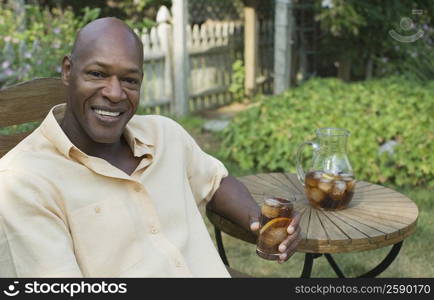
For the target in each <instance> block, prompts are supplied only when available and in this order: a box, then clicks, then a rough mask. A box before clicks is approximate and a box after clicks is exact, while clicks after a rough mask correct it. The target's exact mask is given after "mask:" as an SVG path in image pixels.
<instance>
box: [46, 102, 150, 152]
mask: <svg viewBox="0 0 434 300" xmlns="http://www.w3.org/2000/svg"><path fill="white" fill-rule="evenodd" d="M65 110H66V104H65V103H62V104H58V105H56V106H54V107H53V108H52V109H51V110H50V112H49V113H48V115H47V117H46V118H45V119H44V121H43V122H42V124H41V130H42V133H43V134H44V136H45V137H46V138H47V139H48V140H50V141H51V143H52V144H53V145H54V146H55V147H56V148H57V150H58V151H59V152H60V153H62V154H63V155H64V156H65V157H67V158H68V159H71V157H70V153H71V151H74V152H77V154H78V155H79V156H84V157H87V154H85V153H84V152H83V151H81V150H80V149H78V148H77V147H76V146H75V145H74V144H73V143H72V142H71V141H70V140H69V139H68V137H67V136H66V134H65V133H64V132H63V130H62V128H61V127H60V122H61V121H62V120H63V117H64V115H65ZM133 118H134V117H133ZM130 123H131V122H129V123H128V124H127V126H126V127H125V132H124V137H125V139H126V141H127V143H128V145H129V146H130V148H131V149H133V153H134V156H136V157H141V156H144V155H150V156H153V154H154V151H153V150H154V149H153V148H154V142H153V141H152V138H151V137H148V136H145V134H144V133H143V132H141V131H139V130H138V128H136V127H135V126H134V125H132V124H130Z"/></svg>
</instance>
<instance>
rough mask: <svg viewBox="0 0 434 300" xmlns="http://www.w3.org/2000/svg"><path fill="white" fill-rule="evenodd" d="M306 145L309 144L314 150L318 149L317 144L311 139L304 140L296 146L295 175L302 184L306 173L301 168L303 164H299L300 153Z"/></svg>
mask: <svg viewBox="0 0 434 300" xmlns="http://www.w3.org/2000/svg"><path fill="white" fill-rule="evenodd" d="M307 145H309V146H311V147H312V148H313V149H314V151H316V150H317V149H319V145H318V144H317V143H315V142H313V141H309V142H304V143H302V144H301V145H300V146H298V150H297V156H296V160H295V162H296V168H297V177H298V180H300V183H301V184H302V185H303V186H304V180H305V177H306V174H305V172H304V170H303V166H302V164H301V154H302V153H303V149H304V147H305V146H307Z"/></svg>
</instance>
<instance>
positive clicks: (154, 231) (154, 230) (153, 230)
mask: <svg viewBox="0 0 434 300" xmlns="http://www.w3.org/2000/svg"><path fill="white" fill-rule="evenodd" d="M151 233H152V234H157V233H158V229H157V227H155V226H152V227H151Z"/></svg>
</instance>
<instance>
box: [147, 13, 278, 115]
mask: <svg viewBox="0 0 434 300" xmlns="http://www.w3.org/2000/svg"><path fill="white" fill-rule="evenodd" d="M170 20H171V16H170V12H169V10H168V9H167V8H166V7H164V6H163V7H161V8H160V9H159V11H158V14H157V25H156V26H155V27H152V28H151V29H148V30H145V31H144V33H142V34H141V39H142V42H143V46H144V78H143V84H142V93H141V99H140V106H141V109H143V110H144V111H145V112H147V113H158V114H159V113H174V112H173V105H174V103H173V101H174V100H173V99H174V97H173V95H174V83H173V80H174V74H173V53H172V52H173V51H172V45H173V41H172V38H173V37H172V30H173V26H172V25H171V22H170ZM272 30H273V24H272V22H271V21H267V22H264V23H261V24H260V31H259V36H260V46H259V48H260V57H259V58H258V64H259V65H260V67H259V70H260V73H261V74H259V77H258V83H259V86H260V87H261V86H262V88H261V91H262V92H264V91H267V90H269V87H271V86H272V85H271V84H270V78H271V72H272V70H273V61H272V59H273V54H272V53H273V52H272V51H273V50H272V44H273V34H272ZM186 33H187V50H188V55H189V72H188V73H189V74H188V76H187V77H188V90H189V91H188V94H189V100H188V107H189V111H190V112H193V111H198V110H202V109H206V108H211V107H216V106H221V105H224V104H227V103H230V102H232V101H233V96H232V94H231V93H230V92H229V87H230V85H231V79H232V64H233V63H234V62H235V60H236V59H242V58H243V38H244V24H243V22H242V20H239V21H212V22H211V21H210V22H205V23H203V24H201V25H200V26H199V25H198V24H195V25H190V24H189V25H187V26H186ZM270 43H271V45H270ZM261 50H262V51H261ZM270 51H271V52H270Z"/></svg>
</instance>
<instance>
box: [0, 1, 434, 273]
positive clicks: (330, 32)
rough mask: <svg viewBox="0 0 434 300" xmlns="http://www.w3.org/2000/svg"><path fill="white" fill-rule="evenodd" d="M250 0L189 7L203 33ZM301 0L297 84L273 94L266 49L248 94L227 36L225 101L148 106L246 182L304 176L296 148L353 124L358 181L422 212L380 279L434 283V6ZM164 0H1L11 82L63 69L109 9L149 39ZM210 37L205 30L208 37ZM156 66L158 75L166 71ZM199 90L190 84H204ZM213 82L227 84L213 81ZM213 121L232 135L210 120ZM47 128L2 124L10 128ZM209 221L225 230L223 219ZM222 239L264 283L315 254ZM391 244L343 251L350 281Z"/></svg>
mask: <svg viewBox="0 0 434 300" xmlns="http://www.w3.org/2000/svg"><path fill="white" fill-rule="evenodd" d="M246 2H247V1H246ZM259 2H261V3H262V4H258V5H257V6H256V9H257V17H258V19H259V20H267V21H270V22H273V21H274V15H275V5H276V4H275V1H259ZM245 4H246V3H243V2H242V1H229V0H222V1H213V0H202V1H190V2H189V6H188V9H189V16H190V19H189V22H190V24H191V25H192V26H194V25H196V27H197V30H196V31H198V32H199V33H200V32H202V31H201V28H205V27H206V26H211V25H208V24H212V23H213V22H214V23H219V22H220V23H222V22H235V23H236V22H243V18H244V17H245V15H244V5H245ZM293 4H294V9H293V17H294V26H295V27H296V30H295V31H294V32H293V34H294V37H293V38H294V44H293V46H292V50H291V51H292V53H293V56H292V58H291V60H292V61H291V70H290V82H289V88H288V89H287V90H286V91H285V92H283V93H278V94H275V93H273V80H274V78H275V77H274V75H275V74H273V68H272V64H271V65H270V62H269V59H272V57H270V54H269V52H265V50H261V51H262V52H260V53H262V55H263V56H264V57H266V58H262V59H259V58H258V64H259V65H260V68H259V69H260V72H259V73H258V78H257V82H258V86H257V87H256V89H254V91H253V92H252V91H251V90H248V89H246V88H245V82H246V64H245V60H244V53H245V52H243V51H244V50H245V49H244V44H243V39H237V40H236V42H234V43H231V44H230V43H228V44H224V43H223V41H225V40H224V39H223V37H224V35H223V34H222V36H221V39H220V40H221V44H219V45H218V46H219V47H220V48H219V49H226V50H230V49H232V48H230V47H232V46H229V45H237V46H236V47H241V48H239V49H238V48H236V49H238V50H236V51H235V50H233V51H232V50H231V51H226V50H225V51H226V52H225V55H231V56H230V58H231V59H230V60H229V62H230V64H229V68H228V66H227V65H226V66H225V72H226V73H224V74H223V75H221V76H220V75H218V74H220V73H216V70H217V69H218V66H217V65H219V63H218V62H219V60H218V59H217V58H215V57H214V58H213V59H214V62H213V63H207V64H205V65H204V66H203V67H202V69H201V70H202V71H198V74H196V75H199V77H202V78H207V80H208V81H209V82H212V81H215V82H219V84H220V85H219V88H220V87H222V86H223V87H224V89H220V90H218V93H219V94H218V95H217V96H215V95H214V94H210V93H209V92H208V90H207V91H206V93H205V92H197V93H196V94H194V93H192V95H193V96H194V95H195V96H194V97H193V96H192V97H190V100H189V101H190V103H192V104H191V105H190V106H189V108H190V110H189V111H190V113H189V114H188V115H186V116H182V117H181V116H175V115H173V114H171V112H173V111H170V110H164V109H156V107H160V106H158V105H157V106H152V105H151V106H149V105H148V104H147V103H148V102H149V101H150V100H146V99H144V100H143V105H142V107H141V108H140V110H139V113H161V114H166V115H169V116H171V117H173V118H175V119H177V120H178V121H179V122H180V123H181V124H183V125H184V126H185V127H186V129H188V130H189V131H190V132H191V134H192V135H193V136H194V137H195V138H196V140H197V141H198V143H199V144H200V145H201V146H202V147H203V149H204V150H205V151H207V152H208V153H210V154H212V155H214V156H216V157H218V158H219V159H220V160H222V161H223V162H224V163H225V165H226V166H227V167H228V169H229V171H230V172H231V173H232V175H235V176H241V175H248V174H253V173H257V172H271V171H276V172H295V159H294V157H295V151H296V148H297V146H298V145H299V144H300V143H302V142H304V141H307V140H311V139H313V138H314V130H315V129H316V128H319V127H344V128H347V129H349V130H350V132H351V137H350V139H349V149H348V152H349V156H350V160H351V163H352V166H353V168H354V171H355V174H356V178H357V179H359V180H364V181H369V182H372V183H377V184H382V185H384V186H388V187H392V188H394V189H397V190H398V191H400V192H401V193H403V194H405V195H407V196H409V197H410V198H411V199H412V200H414V201H415V202H416V204H417V205H418V207H419V220H418V225H417V230H416V232H415V233H414V234H413V235H411V236H410V237H409V238H408V239H406V241H405V242H404V245H403V248H402V249H401V253H400V255H399V256H398V258H397V259H396V260H395V261H394V263H393V264H392V265H391V267H390V268H389V269H388V270H387V271H386V272H384V273H383V274H382V275H381V276H384V277H434V263H433V262H434V254H433V253H434V243H433V241H434V240H433V236H434V226H433V225H434V221H433V219H432V217H431V216H432V215H433V214H434V205H433V202H434V199H433V198H434V197H433V193H434V156H433V154H432V152H433V150H434V122H433V121H432V120H433V115H434V51H433V37H434V26H433V16H434V2H432V1H429V0H427V1H423V0H419V1H412V2H410V1H408V2H407V3H403V1H380V0H368V1H354V0H322V1H319V0H312V1H293ZM163 5H164V6H166V7H168V8H170V6H171V1H170V0H128V1H116V0H110V1H109V0H108V1H103V0H101V1H97V0H93V1H67V0H57V1H56V0H51V1H50V0H33V1H32V0H28V1H24V0H20V1H6V0H3V1H0V87H7V86H11V85H13V84H16V83H18V82H23V81H26V80H30V79H33V78H37V77H59V76H60V62H61V59H62V57H63V55H65V54H67V53H68V52H69V51H70V49H71V46H72V42H73V40H74V37H75V34H76V32H77V30H78V29H79V28H80V27H82V26H83V25H84V24H86V23H88V22H89V21H91V20H93V19H95V18H97V17H102V16H117V17H119V18H121V19H123V20H125V21H126V22H127V23H128V24H130V26H132V27H133V28H134V29H135V30H136V31H137V32H138V33H139V34H140V35H141V36H142V37H143V36H146V35H147V34H148V38H150V37H151V35H152V34H151V33H152V32H151V28H152V27H155V26H158V22H157V19H158V18H157V13H158V11H159V9H160V8H161V7H162V6H163ZM169 21H170V19H169ZM236 24H239V23H236ZM261 24H262V23H261ZM212 26H214V25H212ZM223 27H224V26H223V25H222V28H223ZM235 27H236V26H235V25H234V28H235ZM213 28H214V27H213ZM228 28H230V26H229V27H228ZM261 28H262V27H261ZM264 28H265V27H264ZM213 30H214V29H213ZM228 30H229V29H228ZM264 30H268V29H266V28H265V29H264ZM192 32H193V27H192ZM204 32H205V31H204ZM216 32H217V30H216ZM222 32H224V31H222ZM228 32H230V30H229V31H228ZM234 32H236V30H235V29H234ZM264 32H265V31H264ZM206 34H207V33H203V34H202V40H201V43H202V41H203V40H204V36H205V35H206ZM240 34H241V32H240ZM272 34H274V32H272ZM259 36H261V35H259ZM265 36H267V34H265ZM217 37H218V35H217ZM208 40H210V38H209V36H208ZM267 42H268V43H269V42H270V40H267ZM260 43H261V42H260ZM267 45H268V44H267ZM214 46H215V45H214ZM214 46H213V47H214ZM234 47H235V46H234ZM267 47H268V48H269V49H272V47H273V46H272V45H271V46H270V45H269V46H266V47H265V48H267ZM270 47H271V48H270ZM149 49H150V50H149V51H151V50H152V49H155V46H150V48H149ZM213 49H214V48H213ZM233 49H235V48H233ZM201 51H202V52H201ZM213 51H214V50H213ZM198 52H200V53H202V54H203V53H205V54H206V55H208V56H209V55H210V53H211V52H210V51H208V50H203V49H202V50H200V51H199V50H198ZM212 53H220V54H221V53H223V52H212ZM267 53H268V56H267ZM194 55H198V54H197V53H196V54H191V56H190V61H191V64H192V65H191V69H193V70H194V68H198V66H199V65H200V62H201V61H204V58H203V57H204V56H197V57H199V58H198V59H196V60H195V58H194ZM271 56H272V53H271ZM219 59H220V62H221V58H219ZM155 61H156V59H154V60H152V65H151V64H150V65H145V74H150V73H149V72H150V71H149V69H150V68H153V69H152V70H158V68H157V67H155V66H156V62H155ZM209 61H211V60H209ZM271 62H272V61H271ZM270 66H271V67H270ZM204 72H205V73H204ZM210 72H211V73H210ZM212 72H215V73H212ZM152 74H153V75H152V76H153V78H154V77H156V76H157V77H158V72H157V71H155V72H153V73H152ZM155 74H157V75H155ZM204 74H205V75H206V74H208V75H206V77H204V76H205V75H204ZM210 74H211V75H210ZM196 75H194V76H196ZM192 76H193V75H192ZM219 76H220V77H219ZM219 78H220V79H219ZM189 87H190V90H191V89H192V88H194V84H192V83H190V86H189ZM154 89H155V87H154ZM212 89H214V90H217V89H216V87H215V86H210V87H209V90H212ZM149 90H152V88H151V87H147V88H144V89H143V93H144V94H146V95H147V97H151V98H152V97H153V96H155V95H156V93H154V94H152V93H149ZM156 90H158V88H156ZM214 90H213V91H214ZM198 99H199V100H198ZM151 100H152V99H151ZM146 101H148V102H146ZM150 102H152V101H150ZM150 102H149V103H150ZM151 108H152V109H151ZM210 120H212V121H213V122H211V123H214V124H218V126H217V127H219V126H220V127H224V129H223V130H219V129H218V128H217V129H216V128H214V127H210V126H209V124H210V122H209V121H210ZM35 126H37V124H26V125H22V126H15V127H9V128H1V129H0V134H10V133H13V132H18V131H21V130H23V129H24V128H29V127H35ZM306 157H307V156H306ZM208 225H209V224H208ZM209 229H210V234H211V235H213V230H212V228H211V226H209ZM223 238H224V242H225V245H226V247H227V255H228V258H229V261H230V263H231V266H233V267H235V268H237V269H239V270H241V271H244V272H246V273H248V274H251V275H253V276H261V277H284V276H289V277H297V276H299V275H300V272H301V269H302V266H303V258H304V254H302V253H297V254H295V255H294V257H292V258H291V259H290V260H289V261H288V262H287V263H286V264H284V265H278V264H276V263H273V262H267V261H264V260H262V259H260V258H259V257H257V256H256V254H255V248H254V245H250V244H246V243H243V242H240V241H238V240H235V239H233V238H231V237H229V236H226V235H224V236H223ZM387 251H388V248H384V249H379V250H376V251H370V252H369V253H365V252H360V253H354V254H342V255H334V257H335V259H336V260H337V262H338V263H339V265H341V266H342V269H343V270H344V271H345V273H346V274H347V275H349V276H351V275H357V274H361V273H363V272H364V271H366V270H368V269H370V267H373V266H375V265H376V264H378V262H379V261H381V259H382V258H383V257H384V256H385V254H386V253H387ZM312 276H313V277H329V276H330V277H334V273H333V271H332V270H331V269H330V268H329V266H328V265H327V263H326V261H325V259H324V260H323V259H320V260H316V261H315V267H314V268H313V273H312Z"/></svg>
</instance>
